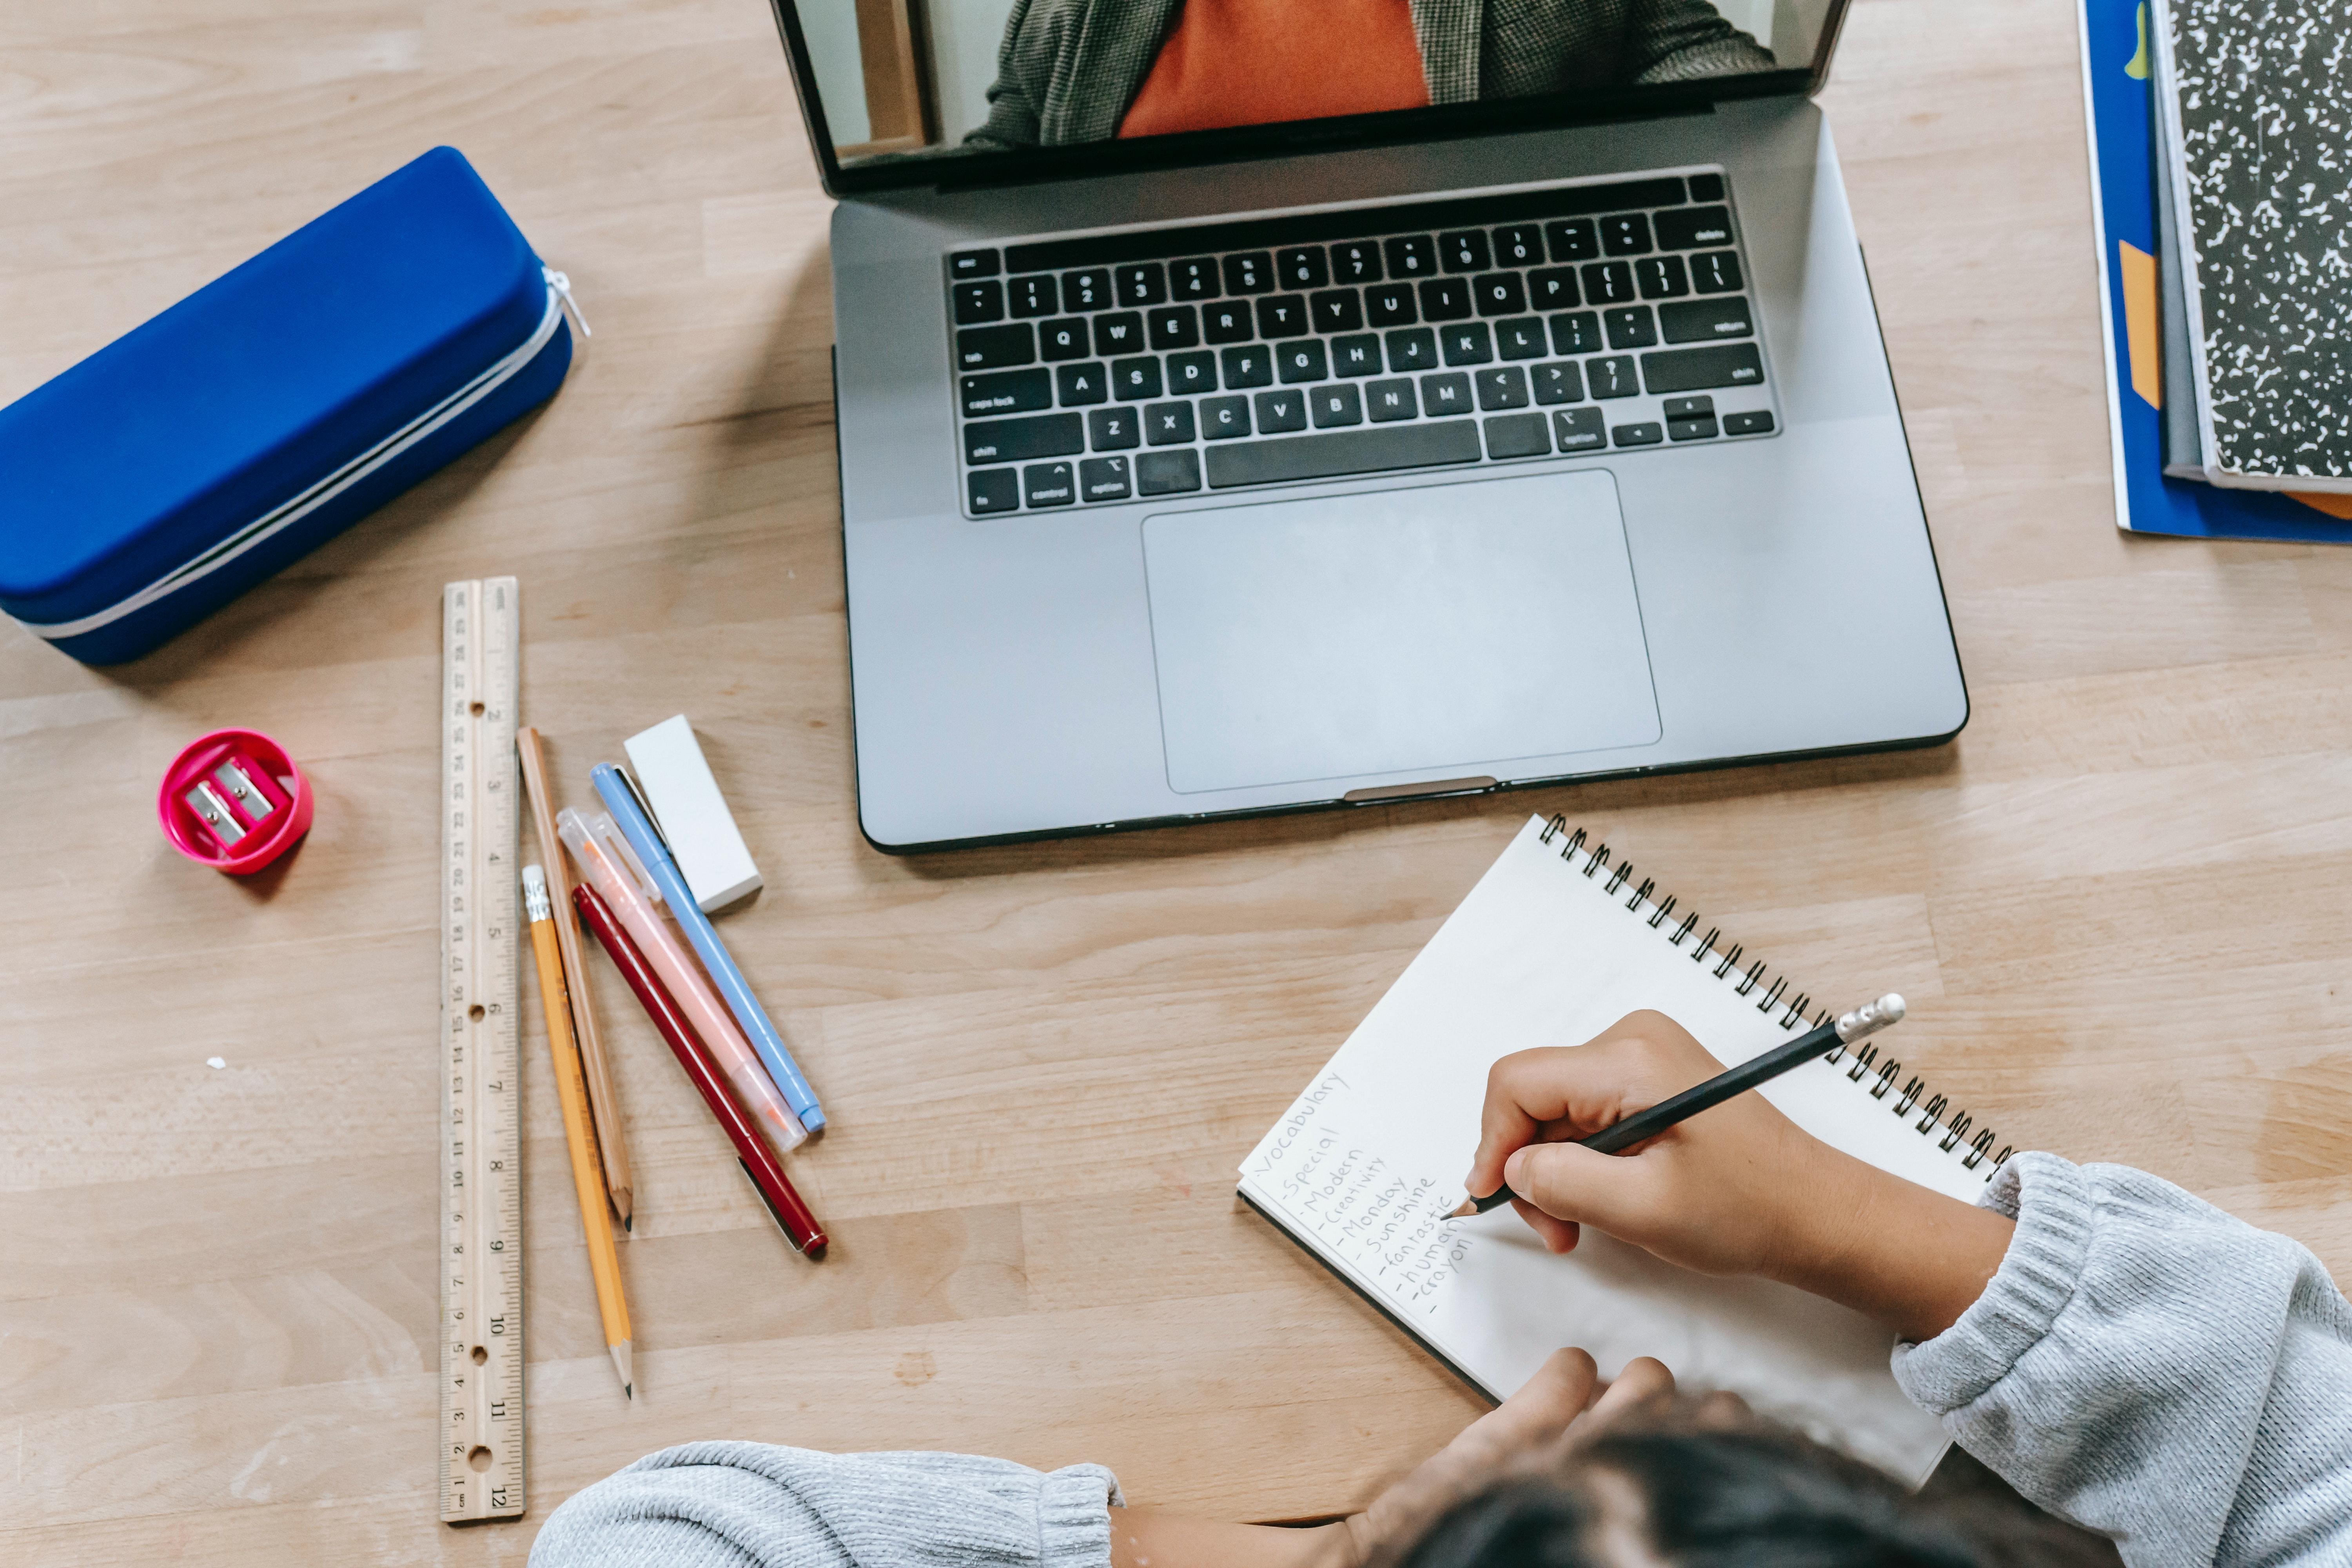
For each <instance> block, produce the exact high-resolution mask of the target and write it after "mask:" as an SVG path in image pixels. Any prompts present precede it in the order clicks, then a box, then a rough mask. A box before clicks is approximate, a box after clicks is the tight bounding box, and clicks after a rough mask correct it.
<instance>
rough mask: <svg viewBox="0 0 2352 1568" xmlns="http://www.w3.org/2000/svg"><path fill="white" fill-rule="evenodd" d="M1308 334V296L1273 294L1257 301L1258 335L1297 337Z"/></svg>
mask: <svg viewBox="0 0 2352 1568" xmlns="http://www.w3.org/2000/svg"><path fill="white" fill-rule="evenodd" d="M1306 334H1307V297H1306V296H1305V295H1304V294H1272V295H1268V296H1267V297H1266V298H1265V299H1263V300H1259V301H1258V302H1257V335H1258V336H1259V337H1262V338H1297V337H1304V336H1306Z"/></svg>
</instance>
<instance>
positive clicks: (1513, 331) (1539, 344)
mask: <svg viewBox="0 0 2352 1568" xmlns="http://www.w3.org/2000/svg"><path fill="white" fill-rule="evenodd" d="M1495 352H1496V353H1498V354H1500V355H1502V356H1503V357H1504V358H1505V359H1541V358H1543V356H1544V355H1546V354H1548V353H1550V352H1551V339H1550V337H1549V334H1548V333H1546V332H1545V331H1544V324H1543V323H1542V322H1541V321H1538V320H1536V318H1535V317H1533V316H1522V317H1520V318H1519V319H1518V320H1517V321H1497V322H1496V323H1495Z"/></svg>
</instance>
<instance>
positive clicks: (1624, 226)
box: [1601, 213, 1650, 256]
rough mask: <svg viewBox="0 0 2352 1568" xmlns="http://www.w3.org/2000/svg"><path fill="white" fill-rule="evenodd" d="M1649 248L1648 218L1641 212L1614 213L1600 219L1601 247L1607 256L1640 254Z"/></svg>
mask: <svg viewBox="0 0 2352 1568" xmlns="http://www.w3.org/2000/svg"><path fill="white" fill-rule="evenodd" d="M1649 248H1650V220H1649V218H1648V217H1647V216H1644V215H1643V214H1641V213H1614V214H1612V215H1611V216H1608V217H1605V218H1602V219H1601V252H1602V253H1603V254H1604V255H1608V256H1640V255H1642V254H1643V252H1645V251H1647V250H1648V249H1649Z"/></svg>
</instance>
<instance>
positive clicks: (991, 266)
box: [948, 250, 1003, 511]
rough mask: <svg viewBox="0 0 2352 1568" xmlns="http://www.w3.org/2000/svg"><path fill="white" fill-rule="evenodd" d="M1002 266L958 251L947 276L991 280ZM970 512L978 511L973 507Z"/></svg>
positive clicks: (989, 256)
mask: <svg viewBox="0 0 2352 1568" xmlns="http://www.w3.org/2000/svg"><path fill="white" fill-rule="evenodd" d="M1002 266H1003V260H1002V259H1001V258H999V257H998V255H997V253H996V252H995V251H993V250H959V251H957V252H956V253H955V254H954V255H953V256H950V257H949V258H948V276H949V277H950V279H954V280H955V281H956V282H958V283H961V282H962V281H963V280H964V279H967V278H993V277H995V276H996V274H997V270H998V268H1001V267H1002ZM972 510H974V511H978V510H980V509H979V507H977V506H975V507H973V508H972Z"/></svg>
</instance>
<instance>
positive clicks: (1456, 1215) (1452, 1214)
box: [1445, 1198, 1478, 1219]
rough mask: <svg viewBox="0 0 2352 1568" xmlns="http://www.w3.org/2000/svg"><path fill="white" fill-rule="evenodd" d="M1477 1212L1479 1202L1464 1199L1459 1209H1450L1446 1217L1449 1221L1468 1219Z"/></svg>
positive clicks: (1473, 1199) (1474, 1199)
mask: <svg viewBox="0 0 2352 1568" xmlns="http://www.w3.org/2000/svg"><path fill="white" fill-rule="evenodd" d="M1477 1212H1478V1200H1477V1199H1476V1198H1464V1199H1463V1200H1462V1205H1461V1206H1460V1207H1459V1208H1454V1209H1449V1210H1447V1211H1446V1215H1445V1217H1446V1218H1447V1219H1468V1218H1469V1217H1470V1216H1471V1215H1475V1214H1476V1213H1477Z"/></svg>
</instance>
